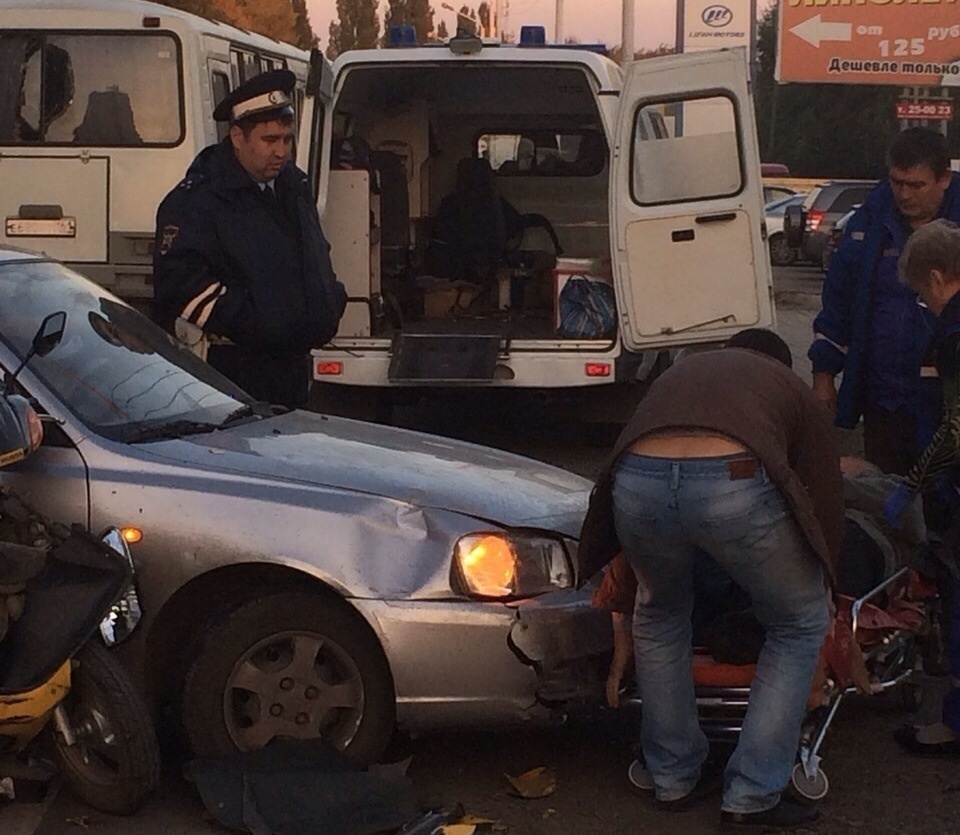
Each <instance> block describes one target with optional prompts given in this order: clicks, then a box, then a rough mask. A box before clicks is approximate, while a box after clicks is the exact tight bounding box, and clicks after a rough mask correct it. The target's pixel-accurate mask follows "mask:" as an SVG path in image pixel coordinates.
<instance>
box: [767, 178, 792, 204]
mask: <svg viewBox="0 0 960 835" xmlns="http://www.w3.org/2000/svg"><path fill="white" fill-rule="evenodd" d="M796 193H797V190H796V189H795V188H790V186H784V185H778V184H774V183H764V184H763V202H764V205H766V204H768V203H774V202H776V201H777V200H782V199H783V198H784V197H790V196H792V195H794V194H796Z"/></svg>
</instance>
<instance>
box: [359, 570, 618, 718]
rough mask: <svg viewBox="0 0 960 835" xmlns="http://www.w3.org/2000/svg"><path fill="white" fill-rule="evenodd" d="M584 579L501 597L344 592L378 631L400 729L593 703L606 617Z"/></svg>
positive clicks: (603, 657) (552, 713)
mask: <svg viewBox="0 0 960 835" xmlns="http://www.w3.org/2000/svg"><path fill="white" fill-rule="evenodd" d="M590 598H591V591H590V589H589V588H588V589H581V590H580V591H577V592H574V591H562V592H554V593H551V594H547V595H543V596H542V597H539V598H536V599H532V600H524V601H518V602H514V603H510V604H503V603H482V602H475V601H455V602H452V601H382V600H354V601H352V602H353V603H354V605H355V606H356V607H357V608H358V609H359V611H360V612H361V613H362V614H363V615H364V616H365V617H366V618H367V620H368V621H369V622H370V623H371V625H372V626H373V627H374V629H375V630H376V632H377V633H378V635H379V637H380V640H381V643H382V645H383V648H384V652H385V653H386V656H387V660H388V662H389V664H390V670H391V672H392V673H393V679H394V686H395V690H396V695H397V722H398V725H399V726H400V727H401V728H403V729H404V730H408V731H420V730H437V729H442V728H467V727H484V726H489V725H496V724H515V723H525V722H537V721H549V720H550V719H553V718H556V717H557V715H558V714H561V713H562V712H563V711H565V710H567V709H569V708H573V707H576V706H583V705H591V704H599V703H600V700H601V698H602V695H603V678H604V675H605V662H606V661H607V660H608V658H609V653H610V650H611V647H612V635H611V631H610V618H609V615H607V613H606V612H602V611H599V610H597V609H594V608H593V607H592V606H591V605H590Z"/></svg>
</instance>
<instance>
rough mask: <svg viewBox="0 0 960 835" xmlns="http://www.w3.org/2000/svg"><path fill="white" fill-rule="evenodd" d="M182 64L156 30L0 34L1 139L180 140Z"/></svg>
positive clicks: (122, 143) (109, 143)
mask: <svg viewBox="0 0 960 835" xmlns="http://www.w3.org/2000/svg"><path fill="white" fill-rule="evenodd" d="M179 64H180V52H179V48H178V44H177V41H176V40H175V39H174V38H173V37H172V36H170V35H166V34H163V33H160V32H157V33H149V34H141V33H122V32H121V33H112V34H102V33H90V34H87V33H76V32H73V33H56V34H55V33H50V32H44V33H40V32H26V31H19V30H18V31H6V32H0V143H2V144H5V145H35V144H43V145H83V146H87V147H91V146H93V147H139V146H144V145H174V144H177V143H179V142H180V140H181V139H182V137H183V118H182V111H183V107H182V103H181V89H180V69H179Z"/></svg>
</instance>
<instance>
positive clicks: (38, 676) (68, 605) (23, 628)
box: [0, 313, 160, 814]
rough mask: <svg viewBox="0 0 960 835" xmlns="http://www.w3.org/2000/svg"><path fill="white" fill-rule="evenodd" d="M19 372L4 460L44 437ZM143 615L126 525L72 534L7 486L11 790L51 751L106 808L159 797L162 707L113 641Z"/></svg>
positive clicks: (7, 411) (2, 579) (2, 697)
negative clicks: (148, 696) (149, 700)
mask: <svg viewBox="0 0 960 835" xmlns="http://www.w3.org/2000/svg"><path fill="white" fill-rule="evenodd" d="M65 321H66V315H65V314H62V313H60V314H53V316H51V317H48V318H47V319H46V320H45V321H44V323H43V325H42V326H41V328H40V330H39V331H38V332H37V336H36V337H35V338H34V342H33V347H32V349H31V352H30V353H29V354H28V356H27V358H26V359H25V360H24V364H26V362H27V361H29V359H30V357H31V356H33V355H39V356H43V355H45V354H46V353H49V352H50V351H51V350H53V348H54V347H56V345H57V344H58V343H59V341H60V339H61V337H62V335H63V326H64V324H65ZM22 367H23V366H21V368H22ZM19 371H20V369H17V371H16V372H15V373H14V374H12V375H7V378H6V379H5V380H4V383H3V387H2V391H0V467H6V466H11V465H15V464H16V462H17V461H19V460H21V459H23V458H25V457H26V456H27V455H29V454H30V453H32V452H33V451H34V450H35V449H36V448H37V447H38V446H39V444H40V441H41V439H42V437H43V427H42V424H41V422H40V418H39V417H38V415H37V414H36V412H35V411H34V410H33V408H32V407H31V406H30V404H29V403H28V401H27V400H26V399H25V398H23V397H19V396H17V395H14V394H12V393H11V391H12V389H13V387H14V383H15V379H16V374H17V373H19ZM139 613H140V609H139V603H138V600H137V597H136V589H135V586H134V584H133V561H132V559H131V557H130V552H129V549H128V548H127V545H126V543H125V542H124V540H123V538H122V536H121V535H120V533H119V531H116V530H111V531H108V532H107V533H106V534H105V535H104V537H103V538H102V539H98V538H96V537H94V536H92V535H90V534H89V533H88V532H87V531H85V530H84V529H83V528H81V527H79V526H74V527H73V528H69V529H68V528H66V527H64V526H63V525H59V524H56V523H53V522H50V521H49V520H47V519H45V518H43V517H42V516H41V515H40V514H38V513H36V512H35V511H33V510H32V509H31V508H30V507H28V506H27V505H25V504H24V503H23V502H22V501H21V500H20V499H19V498H18V497H17V496H15V495H13V494H12V493H10V492H7V491H4V490H0V797H4V796H5V797H6V798H8V799H16V798H17V797H18V796H20V795H22V794H26V793H27V791H26V788H27V787H30V788H31V789H32V788H35V787H36V785H37V784H38V783H40V784H42V783H43V782H44V780H45V779H48V778H49V777H50V776H52V774H53V769H52V767H51V764H50V762H49V759H45V758H47V757H48V755H49V757H50V758H52V764H53V765H55V767H56V770H57V771H59V773H60V775H61V776H62V778H63V780H64V782H65V783H66V785H67V787H68V788H70V789H71V790H72V791H73V793H74V794H75V795H76V796H77V797H78V798H79V799H81V800H83V801H84V802H86V803H88V804H89V805H90V806H93V807H95V808H97V809H100V810H102V811H105V812H111V813H113V814H130V813H132V812H134V811H135V810H136V809H137V808H139V806H140V805H141V804H142V803H143V802H144V800H145V799H146V798H147V797H148V796H149V795H150V793H151V792H153V790H154V789H155V788H156V786H157V783H158V781H159V774H160V758H159V750H158V746H157V740H156V735H155V733H154V729H153V724H152V721H151V718H150V714H149V711H148V710H147V708H146V705H145V704H144V702H143V700H142V698H141V697H140V695H139V693H138V692H137V690H136V688H135V687H134V684H133V682H132V681H131V679H130V677H129V675H128V674H127V673H126V671H125V670H124V669H123V668H122V667H121V666H120V664H119V662H118V661H117V660H116V659H115V658H114V656H113V654H112V653H111V652H110V650H109V648H108V645H110V644H114V643H116V642H117V641H118V640H120V639H122V637H125V636H126V634H128V633H129V631H130V630H131V629H132V628H133V627H134V626H135V625H136V621H137V620H138V619H139Z"/></svg>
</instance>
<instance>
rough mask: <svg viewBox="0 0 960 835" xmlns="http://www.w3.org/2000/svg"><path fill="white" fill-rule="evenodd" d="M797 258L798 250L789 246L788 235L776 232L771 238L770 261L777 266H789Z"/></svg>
mask: <svg viewBox="0 0 960 835" xmlns="http://www.w3.org/2000/svg"><path fill="white" fill-rule="evenodd" d="M796 260H797V251H796V250H795V249H794V248H793V247H790V246H787V237H786V235H782V234H779V233H778V234H776V235H773V236H772V237H771V238H770V263H771V264H773V266H775V267H789V266H790V265H791V264H792V263H793V262H794V261H796Z"/></svg>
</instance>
